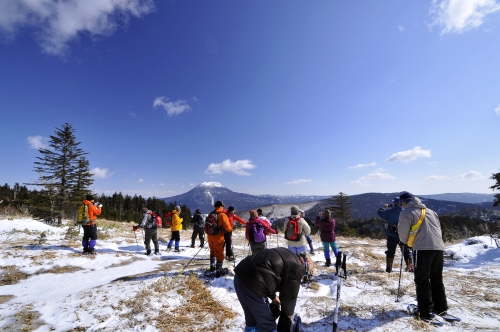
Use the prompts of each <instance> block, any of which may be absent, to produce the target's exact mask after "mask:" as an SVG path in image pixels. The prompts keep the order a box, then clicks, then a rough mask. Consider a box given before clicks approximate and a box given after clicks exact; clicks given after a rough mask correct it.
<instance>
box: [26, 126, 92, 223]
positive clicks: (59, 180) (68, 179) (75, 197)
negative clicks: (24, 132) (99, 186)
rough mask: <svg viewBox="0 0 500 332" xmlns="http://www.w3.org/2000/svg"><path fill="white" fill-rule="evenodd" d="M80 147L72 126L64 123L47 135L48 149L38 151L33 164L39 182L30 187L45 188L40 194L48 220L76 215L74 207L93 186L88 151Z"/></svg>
mask: <svg viewBox="0 0 500 332" xmlns="http://www.w3.org/2000/svg"><path fill="white" fill-rule="evenodd" d="M79 145H80V142H77V141H76V138H75V135H74V129H73V127H72V126H71V125H70V124H69V123H65V124H64V125H62V127H61V128H56V131H55V134H54V135H51V136H50V141H49V148H48V149H45V148H41V149H39V150H38V151H39V152H40V154H41V156H39V157H37V159H38V161H35V166H34V171H35V172H36V173H38V182H37V183H32V185H39V186H42V187H44V190H43V191H41V193H42V194H43V196H44V197H45V202H44V203H45V204H46V207H47V208H46V209H47V210H48V211H49V212H50V215H51V217H53V215H54V213H58V219H59V222H60V221H61V219H62V218H63V217H64V215H65V212H66V213H67V212H73V213H75V211H76V206H77V205H78V204H79V202H80V201H81V200H82V196H84V195H85V194H86V193H88V189H87V188H88V187H89V186H90V185H91V184H92V183H93V180H92V174H91V173H90V171H89V168H88V165H89V163H88V161H87V160H86V158H85V155H86V154H87V152H85V151H83V150H82V149H81V148H79V147H78V146H79Z"/></svg>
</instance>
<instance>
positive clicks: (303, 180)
mask: <svg viewBox="0 0 500 332" xmlns="http://www.w3.org/2000/svg"><path fill="white" fill-rule="evenodd" d="M307 182H312V180H308V179H299V180H293V181H290V182H285V184H304V183H307Z"/></svg>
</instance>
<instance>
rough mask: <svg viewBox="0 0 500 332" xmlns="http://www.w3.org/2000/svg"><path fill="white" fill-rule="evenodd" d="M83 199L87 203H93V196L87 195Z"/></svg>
mask: <svg viewBox="0 0 500 332" xmlns="http://www.w3.org/2000/svg"><path fill="white" fill-rule="evenodd" d="M85 199H86V200H87V201H91V202H93V201H94V195H92V194H87V196H85Z"/></svg>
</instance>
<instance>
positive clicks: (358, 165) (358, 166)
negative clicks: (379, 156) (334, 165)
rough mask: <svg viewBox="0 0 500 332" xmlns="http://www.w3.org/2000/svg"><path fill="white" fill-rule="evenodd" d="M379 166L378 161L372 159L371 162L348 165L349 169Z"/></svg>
mask: <svg viewBox="0 0 500 332" xmlns="http://www.w3.org/2000/svg"><path fill="white" fill-rule="evenodd" d="M375 166H377V163H376V162H374V161H372V162H371V163H369V164H357V165H356V166H349V167H347V168H348V169H360V168H365V167H375Z"/></svg>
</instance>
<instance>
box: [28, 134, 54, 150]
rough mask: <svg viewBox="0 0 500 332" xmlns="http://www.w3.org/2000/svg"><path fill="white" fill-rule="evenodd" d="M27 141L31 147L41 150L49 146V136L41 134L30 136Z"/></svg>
mask: <svg viewBox="0 0 500 332" xmlns="http://www.w3.org/2000/svg"><path fill="white" fill-rule="evenodd" d="M26 142H27V143H28V144H29V145H30V148H32V149H36V150H40V149H48V148H49V138H48V137H43V136H40V135H37V136H28V138H27V139H26Z"/></svg>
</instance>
